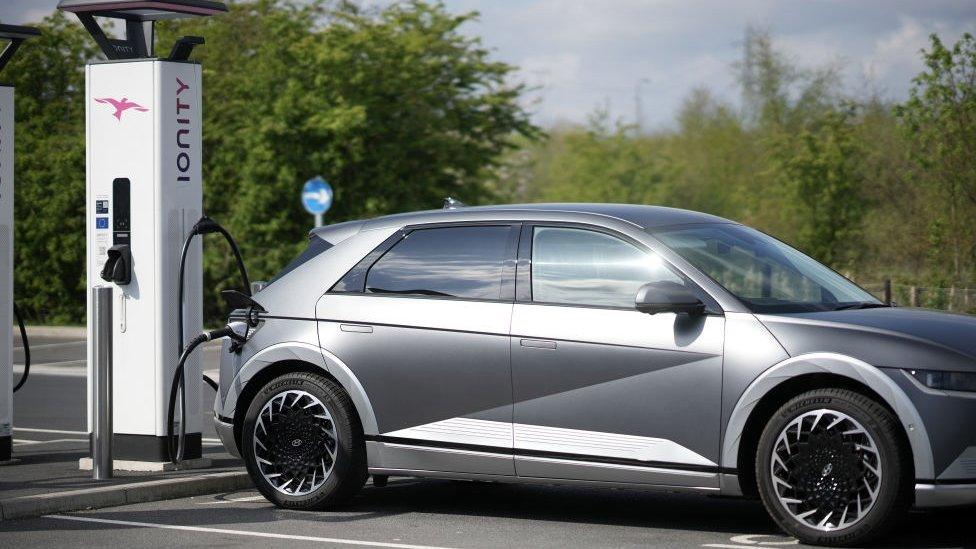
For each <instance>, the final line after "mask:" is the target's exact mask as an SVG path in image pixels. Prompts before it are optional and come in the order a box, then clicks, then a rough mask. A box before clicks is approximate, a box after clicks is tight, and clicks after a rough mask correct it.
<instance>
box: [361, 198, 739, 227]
mask: <svg viewBox="0 0 976 549" xmlns="http://www.w3.org/2000/svg"><path fill="white" fill-rule="evenodd" d="M529 212H539V213H543V212H544V213H547V214H567V219H568V220H569V219H571V218H572V217H573V215H574V214H582V215H597V216H602V217H607V218H614V219H619V220H622V221H626V222H628V223H631V224H633V225H636V226H638V227H641V228H644V229H656V228H661V227H668V226H673V225H685V224H690V223H733V222H732V221H730V220H728V219H724V218H721V217H718V216H714V215H710V214H706V213H701V212H693V211H690V210H682V209H678V208H668V207H664V206H647V205H642V204H587V203H553V204H498V205H493V206H465V207H459V208H450V209H442V210H426V211H420V212H410V213H400V214H392V215H386V216H382V217H377V218H375V219H372V220H370V221H369V222H367V225H368V226H372V227H377V226H387V225H391V224H403V225H409V224H412V223H436V222H438V221H441V220H442V221H463V220H464V218H465V217H467V216H469V215H470V216H471V217H472V218H478V219H484V218H485V215H486V214H492V213H497V214H498V215H499V217H507V216H508V215H511V214H515V213H521V214H523V215H524V214H526V213H529Z"/></svg>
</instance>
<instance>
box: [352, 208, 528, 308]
mask: <svg viewBox="0 0 976 549" xmlns="http://www.w3.org/2000/svg"><path fill="white" fill-rule="evenodd" d="M510 231H511V228H510V227H508V226H487V227H486V226H478V227H445V228H438V229H418V230H416V231H412V232H411V233H410V234H408V235H407V236H406V237H404V239H403V240H401V241H400V242H399V243H397V245H395V246H393V248H391V249H390V251H389V252H387V253H386V254H385V255H384V256H383V257H382V258H380V260H379V261H377V262H376V264H375V265H373V266H372V268H370V270H369V274H368V275H367V277H366V292H367V293H387V294H408V295H409V294H413V295H431V296H446V297H461V298H468V299H499V298H500V296H501V288H502V275H503V269H504V265H505V261H506V260H508V259H510V258H509V257H508V255H509V253H510V252H509V234H510Z"/></svg>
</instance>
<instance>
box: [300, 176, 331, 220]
mask: <svg viewBox="0 0 976 549" xmlns="http://www.w3.org/2000/svg"><path fill="white" fill-rule="evenodd" d="M302 206H305V211H307V212H308V213H310V214H312V215H314V216H315V226H316V227H321V226H322V216H323V214H325V212H327V211H329V208H331V207H332V186H331V185H329V184H328V182H326V181H325V179H322V176H320V175H317V176H315V177H313V178H312V179H309V180H308V181H306V182H305V186H304V187H302Z"/></svg>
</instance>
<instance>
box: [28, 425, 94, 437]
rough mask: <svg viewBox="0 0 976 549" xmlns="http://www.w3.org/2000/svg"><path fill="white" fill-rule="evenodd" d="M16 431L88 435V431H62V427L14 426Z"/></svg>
mask: <svg viewBox="0 0 976 549" xmlns="http://www.w3.org/2000/svg"><path fill="white" fill-rule="evenodd" d="M14 431H23V432H25V433H49V434H52V435H88V431H62V430H61V429H39V428H36V427H14Z"/></svg>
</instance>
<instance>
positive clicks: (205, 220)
mask: <svg viewBox="0 0 976 549" xmlns="http://www.w3.org/2000/svg"><path fill="white" fill-rule="evenodd" d="M211 233H220V234H221V235H223V236H224V240H226V241H227V244H229V245H230V248H231V251H232V252H233V253H234V259H235V260H236V262H237V269H238V271H239V272H240V275H241V284H242V285H243V286H244V293H245V294H247V295H251V282H250V280H249V279H248V276H247V268H246V267H245V266H244V258H243V257H241V251H240V248H238V246H237V242H236V241H235V240H234V237H232V236H231V235H230V233H229V232H227V230H226V229H224V228H223V227H221V226H220V224H219V223H217V222H216V221H214V220H213V219H210V218H209V217H207V216H203V217H201V218H200V220H199V221H197V222H196V224H195V225H193V229H191V230H190V234H188V235H187V236H186V239H185V240H184V241H183V249H182V250H181V252H180V274H179V296H178V299H177V301H178V313H177V321H176V334H177V341H178V342H179V350H180V363H179V366H178V367H177V371H176V375H174V378H173V385H172V386H171V389H170V407H169V418H168V420H169V421H168V424H167V434H168V436H169V439H168V440H167V445H168V448H169V455H170V460H172V461H173V463H179V462H180V461H182V460H183V452H184V450H185V444H184V442H185V440H186V419H185V418H186V391H185V390H184V388H185V387H186V376H185V375H184V363H185V362H186V357H188V356H189V354H190V353H191V352H192V351H193V349H194V348H196V346H198V345H200V344H201V343H202V341H197V340H198V339H199V338H200V337H201V336H197V338H196V339H194V340H193V341H192V342H190V344H189V345H187V346H186V347H184V345H183V330H184V326H183V303H184V297H185V294H186V289H185V279H186V257H187V255H189V253H190V244H191V243H192V242H193V238H194V237H195V236H197V235H205V234H211ZM219 331H220V330H218V331H217V332H219ZM211 333H216V332H211ZM220 337H224V336H220ZM194 342H196V344H195V345H194V344H193V343H194ZM203 381H205V382H206V383H207V385H209V386H210V387H211V388H212V389H213V390H214V391H216V390H218V389H219V386H218V385H217V382H216V381H214V380H213V379H211V378H210V377H208V376H207V375H204V376H203ZM177 391H178V392H179V395H180V413H181V418H183V419H182V421H180V434H179V443H178V445H177V447H176V448H175V449H174V448H173V423H174V420H175V418H174V407H175V406H174V405H175V401H176V393H177Z"/></svg>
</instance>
